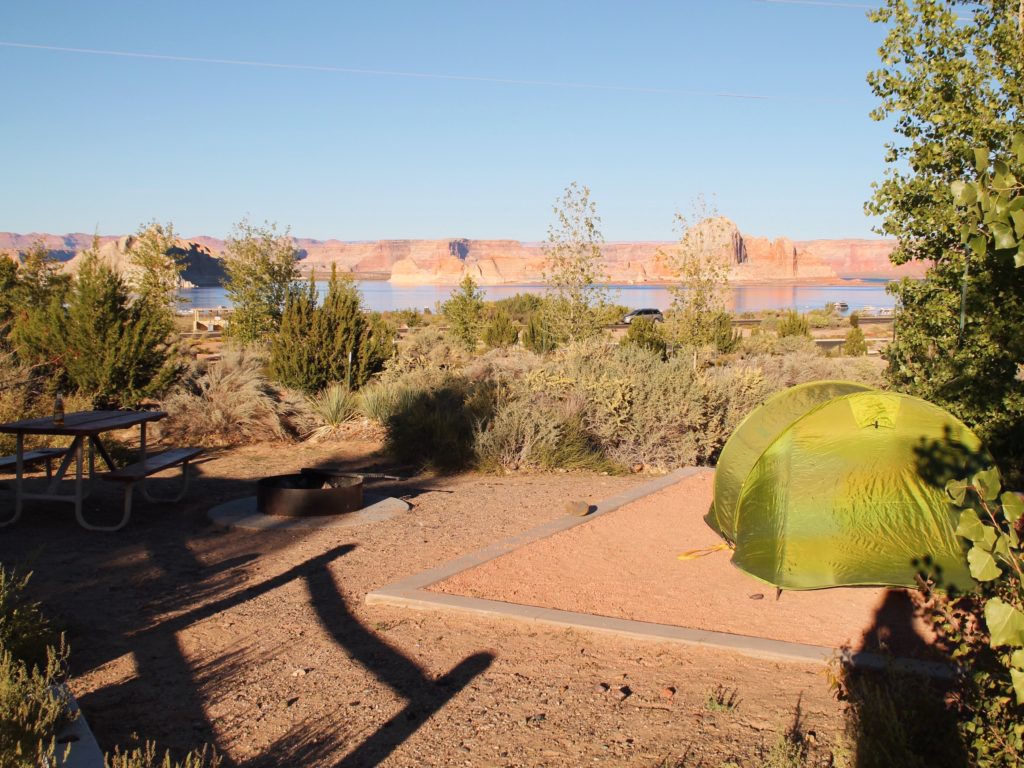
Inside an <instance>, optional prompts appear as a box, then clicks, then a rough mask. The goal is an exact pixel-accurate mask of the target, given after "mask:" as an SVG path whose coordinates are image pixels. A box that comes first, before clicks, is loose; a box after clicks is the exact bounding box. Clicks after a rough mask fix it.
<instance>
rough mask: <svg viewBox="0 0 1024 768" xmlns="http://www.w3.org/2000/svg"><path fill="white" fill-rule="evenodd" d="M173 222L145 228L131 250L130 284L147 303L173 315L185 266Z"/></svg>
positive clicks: (129, 250) (143, 227) (155, 224)
mask: <svg viewBox="0 0 1024 768" xmlns="http://www.w3.org/2000/svg"><path fill="white" fill-rule="evenodd" d="M181 253H182V251H181V249H180V248H178V236H177V235H176V234H175V232H174V225H173V224H171V223H170V222H167V223H166V224H161V223H159V222H157V221H156V220H153V221H150V222H148V223H146V224H142V225H141V226H140V227H139V229H138V231H137V232H136V233H135V236H134V237H133V238H132V239H131V242H130V245H129V247H128V265H129V268H128V275H127V277H128V282H129V284H130V285H131V286H132V288H133V289H134V290H135V292H136V293H137V294H138V296H139V297H140V298H141V299H143V300H144V301H151V302H153V305H154V306H155V307H163V308H165V309H166V310H167V311H168V312H173V311H174V307H175V305H176V304H177V301H178V298H177V293H178V288H179V287H180V286H181V273H182V272H183V271H184V270H185V263H184V261H183V260H182V258H181Z"/></svg>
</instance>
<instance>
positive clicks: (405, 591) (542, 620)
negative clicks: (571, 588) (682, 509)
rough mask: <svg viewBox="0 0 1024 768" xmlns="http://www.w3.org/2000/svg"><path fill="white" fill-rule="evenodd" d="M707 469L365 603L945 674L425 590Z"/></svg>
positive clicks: (424, 575) (945, 671) (617, 499)
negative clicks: (837, 659)
mask: <svg viewBox="0 0 1024 768" xmlns="http://www.w3.org/2000/svg"><path fill="white" fill-rule="evenodd" d="M713 471H714V470H712V469H709V468H704V467H686V468H683V469H677V470H675V471H674V472H671V473H670V474H668V475H665V476H664V477H660V478H658V479H656V480H653V481H651V482H649V483H644V484H643V485H639V486H637V487H636V488H632V489H630V490H628V491H626V492H624V493H620V494H617V495H615V496H612V497H611V498H608V499H606V500H604V501H602V502H601V503H600V504H598V506H597V510H596V511H595V512H592V513H591V514H589V515H586V516H583V517H573V516H568V517H562V518H557V519H555V520H551V521H549V522H547V523H544V524H543V525H540V526H538V527H536V528H533V529H531V530H529V531H525V532H523V533H520V534H517V535H515V536H511V537H509V538H507V539H504V540H503V541H499V542H496V543H494V544H491V545H489V546H486V547H484V548H483V549H480V550H477V551H476V552H472V553H470V554H468V555H463V556H462V557H458V558H456V559H454V560H450V561H449V562H447V563H444V564H442V565H439V566H436V567H434V568H429V569H427V570H425V571H421V572H420V573H417V574H414V575H412V576H409V577H407V578H405V579H402V580H400V581H396V582H394V583H393V584H388V585H386V586H383V587H381V588H379V589H375V590H373V591H372V592H370V593H368V594H367V595H366V604H367V605H390V606H395V607H401V608H411V609H413V610H422V611H429V610H444V611H450V612H453V613H461V614H466V615H472V616H484V617H488V618H510V619H516V620H518V621H525V622H530V623H536V624H543V625H547V626H554V627H562V628H573V629H584V630H590V631H594V632H602V633H606V634H611V635H617V636H619V637H628V638H634V639H643V640H655V641H661V642H672V643H681V644H684V645H695V646H703V647H707V648H717V649H722V650H729V651H734V652H736V653H740V654H743V655H744V656H752V657H755V658H770V659H778V660H784V661H792V662H802V663H819V664H828V663H829V662H830V661H831V660H832V659H835V658H839V659H841V660H842V661H843V663H845V664H848V665H850V666H855V667H859V668H866V669H880V670H884V669H888V668H895V669H898V670H901V671H907V672H915V673H918V674H924V675H929V676H935V677H949V676H950V675H951V673H952V670H951V669H950V667H949V666H948V665H945V664H941V663H938V662H927V661H916V660H911V659H897V660H895V661H893V660H892V659H888V658H886V657H884V656H881V655H879V654H873V653H864V652H861V653H850V652H849V651H845V650H843V649H839V648H832V647H829V646H823V645H809V644H805V643H793V642H788V641H783V640H770V639H767V638H763V637H754V636H751V635H736V634H731V633H728V632H715V631H711V630H703V629H691V628H688V627H676V626H672V625H668V624H655V623H653V622H646V621H631V620H628V619H618V618H612V617H608V616H595V615H593V614H587V613H577V612H575V611H563V610H558V609H554V608H539V607H536V606H530V605H518V604H515V603H506V602H502V601H500V600H485V599H482V598H477V597H463V596H461V595H449V594H445V593H442V592H430V591H428V589H427V588H428V587H430V586H432V585H434V584H437V583H438V582H441V581H444V580H446V579H448V578H450V577H452V576H454V575H455V574H457V573H461V572H462V571H465V570H468V569H470V568H474V567H476V566H478V565H481V564H483V563H486V562H488V561H489V560H493V559H495V558H496V557H500V556H502V555H504V554H507V553H509V552H511V551H512V550H514V549H518V548H519V547H522V546H525V545H527V544H531V543H533V542H535V541H538V540H540V539H544V538H547V537H549V536H553V535H555V534H556V533H561V532H562V531H566V530H569V529H570V528H574V527H576V526H577V525H582V524H584V523H587V522H589V521H590V520H593V519H594V518H595V517H599V516H600V515H604V514H608V513H609V512H613V511H614V510H616V509H619V508H620V507H623V506H625V505H626V504H629V503H630V502H633V501H636V500H637V499H641V498H643V497H645V496H649V495H650V494H652V493H656V492H658V491H660V490H662V489H663V488H667V487H669V486H671V485H675V484H676V483H678V482H680V481H681V480H684V479H686V478H687V477H692V476H694V475H697V474H702V473H711V472H713Z"/></svg>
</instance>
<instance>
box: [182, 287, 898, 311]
mask: <svg viewBox="0 0 1024 768" xmlns="http://www.w3.org/2000/svg"><path fill="white" fill-rule="evenodd" d="M886 285H887V282H886V281H884V280H877V281H870V282H867V283H861V284H855V283H853V282H852V281H842V280H840V281H838V282H837V283H835V284H832V285H780V284H777V283H775V284H771V285H768V284H766V285H734V286H732V302H731V306H730V309H731V310H732V311H734V312H757V311H758V310H762V309H790V308H792V309H797V310H800V311H801V312H806V311H807V310H809V309H815V308H819V307H824V306H825V304H827V303H828V302H830V301H832V302H840V301H845V302H846V303H847V304H848V305H849V307H850V311H853V310H857V309H863V308H865V307H874V308H882V307H893V306H895V299H894V297H892V296H890V295H889V294H887V293H886V292H885V286H886ZM356 286H357V287H358V288H359V291H360V293H362V295H363V304H364V306H365V307H366V308H367V309H372V310H376V311H378V312H385V311H390V310H396V309H420V310H422V309H424V308H429V309H430V310H431V311H435V310H436V306H437V304H438V302H442V301H445V300H446V299H448V297H449V296H450V295H451V293H452V286H448V285H444V286H441V285H394V284H392V283H389V282H388V281H386V280H357V281H356ZM319 288H320V295H321V298H322V297H323V295H324V293H325V292H326V291H327V283H326V282H323V283H320V284H319ZM608 288H609V295H610V299H611V300H612V301H613V302H615V303H616V304H623V305H625V306H627V307H629V308H631V309H638V308H640V307H657V308H658V309H667V308H668V307H669V305H670V304H671V303H672V294H671V293H670V292H669V290H668V288H666V287H664V286H657V285H609V286H608ZM482 290H483V291H484V293H485V294H486V297H487V298H488V299H489V300H492V301H494V300H497V299H506V298H508V297H509V296H514V295H516V294H517V293H536V294H543V293H545V292H546V290H547V289H546V288H545V287H544V286H542V285H492V286H484V287H483V288H482ZM180 295H181V297H182V298H183V299H185V300H186V302H187V303H183V304H182V305H181V306H182V309H189V308H193V307H228V306H231V303H230V302H229V301H228V297H227V293H226V292H225V291H224V289H223V288H192V289H189V290H183V291H180Z"/></svg>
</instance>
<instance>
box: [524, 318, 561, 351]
mask: <svg viewBox="0 0 1024 768" xmlns="http://www.w3.org/2000/svg"><path fill="white" fill-rule="evenodd" d="M522 342H523V346H524V347H526V348H527V349H528V350H530V351H531V352H536V353H537V354H538V355H544V354H547V353H548V352H550V351H551V350H553V349H554V348H555V347H556V346H558V345H557V343H556V341H555V336H554V334H553V333H552V332H551V331H550V329H549V328H548V324H547V323H546V322H545V320H544V315H543V313H541V312H534V313H533V314H532V315H530V317H529V319H528V320H527V321H526V328H524V329H523V335H522Z"/></svg>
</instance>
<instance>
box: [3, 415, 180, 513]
mask: <svg viewBox="0 0 1024 768" xmlns="http://www.w3.org/2000/svg"><path fill="white" fill-rule="evenodd" d="M166 416H167V414H166V413H165V412H164V411H78V412H76V413H69V414H66V415H65V416H64V423H63V424H56V423H54V421H53V419H52V418H40V419H23V420H21V421H12V422H10V423H7V424H0V433H7V434H13V435H15V437H16V441H17V448H16V451H15V478H14V516H13V517H11V518H9V519H6V520H0V527H2V526H5V525H10V524H11V523H14V522H16V521H17V520H18V518H20V517H21V512H22V508H23V505H24V501H25V500H26V499H32V500H46V501H63V502H68V503H71V504H74V505H75V518H76V519H77V520H78V522H79V524H80V525H81V526H82V527H83V528H88V529H93V528H94V526H91V525H90V524H89V523H88V522H86V520H85V518H84V517H83V516H82V502H83V501H84V500H85V499H86V498H87V497H88V495H89V492H90V490H91V486H92V480H93V478H94V476H95V474H96V454H99V456H100V458H101V459H102V460H103V463H104V464H106V465H107V468H108V469H109V470H110V471H114V470H115V469H117V467H115V466H114V461H113V460H112V459H111V457H110V454H109V452H108V451H107V449H106V447H105V446H104V445H103V441H102V440H101V439H100V435H102V434H103V433H104V432H111V431H114V430H119V429H129V428H131V427H135V426H138V427H139V432H140V437H139V453H140V460H143V461H144V460H145V458H146V425H147V424H148V423H149V422H151V421H159V420H160V419H163V418H165V417H166ZM25 435H56V436H68V437H71V438H72V441H71V445H70V446H69V448H68V452H67V453H66V454H65V455H64V459H63V460H62V461H61V463H60V467H59V468H58V469H57V472H56V473H55V474H54V476H53V477H52V478H50V480H49V482H48V484H47V487H46V491H45V493H29V492H28V491H27V490H26V488H25V477H24V475H25V463H24V456H25ZM86 446H88V451H86V450H85V449H86ZM72 462H74V490H73V492H72V493H58V488H59V486H60V484H61V481H62V480H63V479H64V476H65V474H66V473H67V471H68V469H69V468H70V467H71V463H72ZM86 473H88V480H89V482H88V483H87V482H86Z"/></svg>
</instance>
